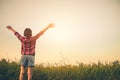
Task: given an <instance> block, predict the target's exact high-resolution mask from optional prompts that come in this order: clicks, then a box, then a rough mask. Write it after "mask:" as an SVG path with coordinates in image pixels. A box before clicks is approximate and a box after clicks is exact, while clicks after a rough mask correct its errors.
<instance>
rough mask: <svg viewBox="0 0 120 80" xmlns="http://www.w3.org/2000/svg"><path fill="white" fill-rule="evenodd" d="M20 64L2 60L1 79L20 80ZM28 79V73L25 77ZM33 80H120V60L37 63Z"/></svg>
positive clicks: (0, 62) (0, 66) (0, 64)
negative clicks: (45, 64)
mask: <svg viewBox="0 0 120 80" xmlns="http://www.w3.org/2000/svg"><path fill="white" fill-rule="evenodd" d="M18 79H19V65H18V63H17V62H14V61H13V62H10V61H9V60H5V59H2V60H0V80H18ZM24 80H27V73H25V79H24ZM33 80H120V62H119V61H118V60H116V61H114V62H110V63H106V64H103V63H101V62H98V63H97V64H96V63H92V64H87V65H86V64H83V63H78V65H74V66H73V65H61V66H60V65H59V66H55V65H51V66H46V67H44V66H43V65H42V64H40V65H36V66H35V67H34V71H33Z"/></svg>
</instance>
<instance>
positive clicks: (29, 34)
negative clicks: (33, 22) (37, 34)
mask: <svg viewBox="0 0 120 80" xmlns="http://www.w3.org/2000/svg"><path fill="white" fill-rule="evenodd" d="M24 36H25V37H27V38H30V37H31V36H32V30H31V29H30V28H26V29H25V30H24Z"/></svg>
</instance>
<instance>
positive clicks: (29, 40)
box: [7, 23, 54, 80]
mask: <svg viewBox="0 0 120 80" xmlns="http://www.w3.org/2000/svg"><path fill="white" fill-rule="evenodd" d="M52 27H54V24H53V23H51V24H49V25H48V26H47V27H46V28H45V29H43V30H42V31H40V32H39V33H38V34H37V35H35V36H32V30H31V29H30V28H26V29H25V30H24V36H21V35H20V34H19V33H18V32H16V31H15V30H14V29H13V28H12V26H7V28H8V29H9V30H11V31H12V32H13V33H14V34H15V35H16V37H17V38H18V39H19V40H20V41H21V44H22V46H21V54H22V56H21V59H20V76H19V80H23V76H24V73H25V68H26V67H27V68H28V70H27V74H28V80H32V74H33V67H34V62H35V60H34V59H35V45H36V40H37V39H38V38H39V37H40V36H41V35H42V34H44V32H45V31H46V30H48V29H49V28H52Z"/></svg>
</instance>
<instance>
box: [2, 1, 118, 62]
mask: <svg viewBox="0 0 120 80" xmlns="http://www.w3.org/2000/svg"><path fill="white" fill-rule="evenodd" d="M49 23H54V24H55V27H54V28H51V29H48V30H47V31H46V32H45V33H44V35H42V36H41V37H40V38H39V39H38V40H37V44H36V56H35V63H36V64H39V63H43V64H48V63H49V64H54V63H58V64H76V63H77V62H83V63H91V62H98V61H101V62H110V61H114V60H120V0H19V1H18V0H0V37H1V38H0V59H2V58H5V59H9V60H13V61H19V59H20V57H21V53H20V51H21V43H20V41H19V40H18V39H17V38H16V37H15V36H14V34H13V33H12V32H11V31H9V30H8V29H6V26H8V25H11V26H13V28H14V29H15V30H16V31H17V32H19V33H20V34H21V35H23V32H24V29H25V28H31V29H32V32H33V36H34V35H36V34H37V33H38V32H40V31H41V30H42V29H44V28H45V27H47V26H48V24H49Z"/></svg>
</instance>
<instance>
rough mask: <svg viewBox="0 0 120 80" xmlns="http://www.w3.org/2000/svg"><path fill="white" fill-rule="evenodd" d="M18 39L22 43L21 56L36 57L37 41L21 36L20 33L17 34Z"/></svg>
mask: <svg viewBox="0 0 120 80" xmlns="http://www.w3.org/2000/svg"><path fill="white" fill-rule="evenodd" d="M15 35H16V36H17V38H18V39H19V40H20V41H21V43H22V46H21V54H22V55H35V45H36V39H37V38H38V37H37V38H34V37H30V38H26V37H23V36H21V35H20V34H19V33H18V32H15Z"/></svg>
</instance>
